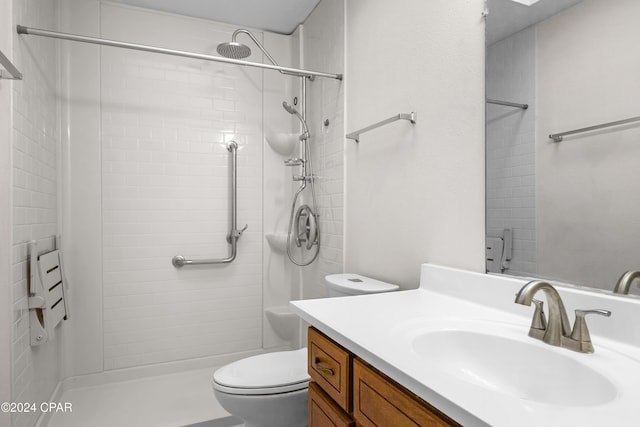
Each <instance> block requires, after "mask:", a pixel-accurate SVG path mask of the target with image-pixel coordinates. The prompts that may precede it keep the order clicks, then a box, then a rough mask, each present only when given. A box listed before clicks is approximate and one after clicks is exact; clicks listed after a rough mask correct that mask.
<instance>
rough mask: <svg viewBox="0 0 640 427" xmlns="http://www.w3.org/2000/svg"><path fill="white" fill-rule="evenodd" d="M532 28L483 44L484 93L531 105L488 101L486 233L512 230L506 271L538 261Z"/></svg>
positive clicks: (527, 269) (530, 267)
mask: <svg viewBox="0 0 640 427" xmlns="http://www.w3.org/2000/svg"><path fill="white" fill-rule="evenodd" d="M535 48H536V43H535V27H529V28H527V29H525V30H522V31H520V32H518V33H516V34H514V35H512V36H510V37H507V38H506V39H503V40H500V41H498V42H496V43H494V44H492V45H491V46H488V47H487V67H486V68H487V77H486V82H487V98H491V99H498V100H502V101H510V102H515V103H519V104H528V105H529V108H528V109H526V110H522V109H519V108H513V107H505V106H502V105H495V104H487V236H494V237H495V236H502V233H503V231H504V229H506V228H510V229H512V230H513V253H512V259H511V262H510V265H509V269H508V270H507V271H505V273H508V274H520V275H527V274H529V275H534V274H535V273H536V271H537V266H536V200H535V188H536V186H535V114H536V100H535V97H536V67H535V56H536V50H535Z"/></svg>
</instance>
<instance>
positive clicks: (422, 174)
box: [345, 0, 485, 288]
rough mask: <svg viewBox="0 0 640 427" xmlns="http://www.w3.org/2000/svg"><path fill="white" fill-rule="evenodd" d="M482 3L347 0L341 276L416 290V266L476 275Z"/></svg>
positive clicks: (480, 259)
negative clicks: (357, 136) (409, 118)
mask: <svg viewBox="0 0 640 427" xmlns="http://www.w3.org/2000/svg"><path fill="white" fill-rule="evenodd" d="M483 7H484V2H483V1H482V0H454V1H452V0H433V1H428V2H425V1H422V0H403V1H401V2H389V1H384V0H366V1H365V0H349V1H348V2H347V55H346V56H347V58H348V60H347V72H346V78H347V126H346V128H347V129H346V130H347V131H348V132H350V131H353V130H356V129H359V128H362V127H365V126H368V125H370V124H372V123H374V122H377V121H379V120H382V119H385V118H388V117H390V116H392V115H395V114H398V113H408V112H411V111H417V113H418V123H417V124H416V125H414V126H412V125H411V124H410V123H409V122H406V121H402V122H397V123H393V124H390V125H388V126H386V127H384V128H380V129H377V130H374V131H371V132H369V133H365V134H363V135H362V137H361V140H360V143H359V144H356V143H355V142H353V141H351V140H349V141H347V142H346V144H347V147H346V150H347V154H346V162H347V166H346V170H347V185H346V209H347V211H346V212H347V213H346V238H345V241H346V256H345V258H346V266H345V270H347V271H353V272H357V273H362V274H365V275H370V276H374V277H377V278H380V279H383V280H387V281H389V282H394V283H398V284H399V285H401V286H402V287H403V288H409V287H415V286H417V285H418V280H419V271H420V268H419V266H420V264H421V263H423V262H432V263H436V264H444V265H449V266H455V267H460V268H466V269H470V270H473V271H484V267H485V265H484V228H485V224H484V218H485V217H484V126H485V121H484V53H485V49H484V19H483V18H482V16H481V14H482V11H483Z"/></svg>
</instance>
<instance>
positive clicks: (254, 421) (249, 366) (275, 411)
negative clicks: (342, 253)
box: [213, 274, 398, 427]
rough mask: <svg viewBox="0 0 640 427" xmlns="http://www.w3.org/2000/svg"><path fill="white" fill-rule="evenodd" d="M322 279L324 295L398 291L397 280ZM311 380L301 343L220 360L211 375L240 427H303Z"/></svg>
mask: <svg viewBox="0 0 640 427" xmlns="http://www.w3.org/2000/svg"><path fill="white" fill-rule="evenodd" d="M325 282H326V284H327V288H328V291H329V297H338V296H351V295H365V294H373V293H381V292H391V291H395V290H398V286H397V285H392V284H390V283H385V282H381V281H379V280H375V279H370V278H368V277H364V276H360V275H358V274H331V275H329V276H326V277H325ZM310 379H311V378H310V377H309V374H308V373H307V348H306V347H304V348H301V349H300V350H292V351H278V352H274V353H266V354H260V355H258V356H252V357H247V358H246V359H242V360H238V361H236V362H233V363H230V364H228V365H225V366H223V367H221V368H220V369H218V370H217V371H216V372H215V373H214V374H213V391H214V394H215V396H216V398H217V399H218V402H219V403H220V405H221V406H222V407H223V408H224V409H225V410H226V411H227V412H229V413H230V414H231V415H234V416H235V417H237V418H240V419H241V420H242V421H243V422H244V423H245V424H244V425H245V427H304V426H306V425H307V421H308V420H307V418H308V409H307V389H308V384H309V380H310Z"/></svg>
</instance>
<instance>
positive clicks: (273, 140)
mask: <svg viewBox="0 0 640 427" xmlns="http://www.w3.org/2000/svg"><path fill="white" fill-rule="evenodd" d="M299 137H300V134H297V133H267V135H266V136H265V139H266V140H267V143H268V144H269V147H271V149H272V150H273V151H275V152H276V153H278V154H280V155H282V156H288V155H290V154H291V153H292V152H293V149H294V148H295V147H296V145H297V144H298V143H299V142H300V138H299Z"/></svg>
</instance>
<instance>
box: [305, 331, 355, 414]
mask: <svg viewBox="0 0 640 427" xmlns="http://www.w3.org/2000/svg"><path fill="white" fill-rule="evenodd" d="M308 348H309V350H308V354H309V356H308V357H309V376H311V379H312V380H313V381H315V382H316V383H318V385H319V386H320V387H321V388H322V389H323V390H324V391H325V392H326V393H327V394H328V395H329V396H331V398H332V399H333V400H334V401H335V402H336V403H337V404H338V405H340V407H341V408H342V409H344V410H345V411H346V412H351V408H352V399H351V360H352V359H353V356H352V355H351V353H349V352H348V351H347V350H345V349H344V348H342V347H340V346H339V345H338V344H336V343H335V342H333V341H332V340H331V339H329V338H327V337H326V336H324V335H323V334H322V333H321V332H320V331H318V330H317V329H314V328H313V327H311V328H309V347H308Z"/></svg>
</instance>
